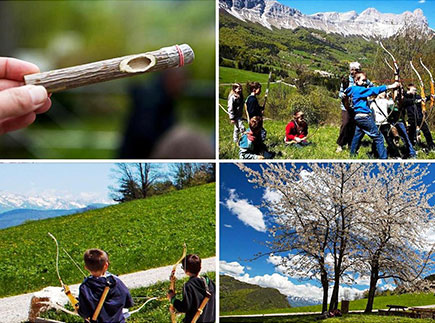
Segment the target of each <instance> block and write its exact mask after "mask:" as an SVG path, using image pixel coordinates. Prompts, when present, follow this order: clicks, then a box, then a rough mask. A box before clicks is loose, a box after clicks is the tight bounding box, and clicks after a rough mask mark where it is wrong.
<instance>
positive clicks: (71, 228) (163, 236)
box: [0, 183, 216, 297]
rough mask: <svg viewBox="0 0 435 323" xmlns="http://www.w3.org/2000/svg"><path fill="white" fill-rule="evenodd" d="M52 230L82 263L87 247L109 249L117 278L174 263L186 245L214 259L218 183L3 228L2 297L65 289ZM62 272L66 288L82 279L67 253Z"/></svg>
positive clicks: (0, 233)
mask: <svg viewBox="0 0 435 323" xmlns="http://www.w3.org/2000/svg"><path fill="white" fill-rule="evenodd" d="M47 232H51V233H52V234H54V235H55V236H56V237H57V239H58V241H59V244H60V247H63V248H65V249H66V250H67V251H68V252H69V253H70V254H71V255H72V257H73V258H74V259H75V260H76V261H77V262H78V263H80V264H81V263H82V255H83V253H84V251H85V250H86V249H88V248H101V249H104V250H105V251H107V253H108V254H109V257H110V268H109V270H110V271H111V272H112V273H114V274H116V275H120V274H125V273H131V272H135V271H139V270H146V269H150V268H156V267H160V266H165V265H170V264H173V263H175V261H176V260H177V259H178V258H179V257H180V255H181V253H182V246H183V243H184V242H186V244H187V252H188V253H197V254H199V255H200V256H201V257H202V258H207V257H211V256H214V255H215V234H216V233H215V184H214V183H211V184H206V185H201V186H196V187H192V188H188V189H184V190H180V191H175V192H171V193H168V194H165V195H159V196H153V197H150V198H148V199H145V200H136V201H132V202H127V203H123V204H118V205H114V206H110V207H106V208H103V209H98V210H93V211H88V212H84V213H80V214H74V215H68V216H62V217H57V218H51V219H46V220H40V221H33V222H29V223H25V224H23V225H20V226H16V227H11V228H7V229H3V230H0V241H1V244H0V259H1V260H0V297H4V296H10V295H17V294H22V293H26V292H32V291H37V290H40V289H42V288H43V287H46V286H58V285H59V281H58V279H57V276H56V267H55V260H56V246H55V243H54V242H53V240H51V238H50V237H49V236H48V235H47ZM59 270H60V275H61V277H62V279H63V280H64V282H65V283H66V284H73V283H79V282H81V281H82V278H83V277H82V276H81V274H80V272H79V271H78V270H77V268H75V267H74V265H73V264H72V263H71V261H70V260H69V259H68V258H67V256H66V255H65V254H64V253H63V252H61V254H60V259H59Z"/></svg>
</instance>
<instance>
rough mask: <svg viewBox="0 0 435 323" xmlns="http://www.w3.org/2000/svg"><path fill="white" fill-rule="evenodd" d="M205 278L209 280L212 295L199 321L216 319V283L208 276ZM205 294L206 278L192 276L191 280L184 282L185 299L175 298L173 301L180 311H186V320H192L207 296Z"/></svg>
mask: <svg viewBox="0 0 435 323" xmlns="http://www.w3.org/2000/svg"><path fill="white" fill-rule="evenodd" d="M205 280H206V281H207V282H208V289H209V292H210V293H211V297H210V300H209V301H208V303H207V305H206V306H205V308H204V310H203V313H202V314H201V316H200V317H199V319H198V321H197V322H214V321H215V320H216V314H215V308H216V303H215V302H216V297H215V294H216V293H215V285H214V283H213V281H211V280H210V279H209V278H208V277H205ZM205 294H206V288H205V284H204V280H203V278H201V277H191V278H190V279H189V281H188V282H187V283H185V284H184V286H183V300H182V301H180V300H178V299H175V300H174V303H173V304H174V307H175V308H176V310H177V311H178V312H181V313H186V316H185V317H184V322H191V321H192V319H193V317H194V316H195V314H196V312H197V311H198V308H199V307H200V306H201V303H202V301H203V300H204V298H205Z"/></svg>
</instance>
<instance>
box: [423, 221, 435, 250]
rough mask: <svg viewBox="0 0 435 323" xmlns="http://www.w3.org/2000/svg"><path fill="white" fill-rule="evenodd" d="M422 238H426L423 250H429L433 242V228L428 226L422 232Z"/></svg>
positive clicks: (434, 239) (434, 236)
mask: <svg viewBox="0 0 435 323" xmlns="http://www.w3.org/2000/svg"><path fill="white" fill-rule="evenodd" d="M422 234H423V237H424V239H425V240H426V244H425V246H426V248H425V251H429V250H430V249H431V248H432V246H433V245H434V244H435V229H433V228H431V227H428V228H427V230H426V231H425V232H423V233H422Z"/></svg>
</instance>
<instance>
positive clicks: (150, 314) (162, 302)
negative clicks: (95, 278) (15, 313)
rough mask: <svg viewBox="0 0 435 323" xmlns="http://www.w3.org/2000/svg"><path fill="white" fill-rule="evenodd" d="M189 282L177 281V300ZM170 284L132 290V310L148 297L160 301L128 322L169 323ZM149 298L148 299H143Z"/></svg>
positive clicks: (71, 320)
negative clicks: (168, 298)
mask: <svg viewBox="0 0 435 323" xmlns="http://www.w3.org/2000/svg"><path fill="white" fill-rule="evenodd" d="M207 275H208V276H209V277H210V278H211V279H212V280H213V281H216V274H215V273H214V272H210V273H208V274H207ZM186 281H187V278H185V279H180V280H177V282H176V285H175V286H176V288H177V295H178V296H177V298H179V299H181V297H182V296H181V295H182V287H183V284H184V283H185V282H186ZM168 284H169V283H168V282H161V283H157V284H155V285H152V286H149V287H143V288H136V289H132V290H130V293H131V295H132V296H133V300H134V302H135V306H134V307H132V308H131V310H135V309H136V308H138V307H139V306H140V305H141V304H143V302H145V301H146V299H147V298H148V297H158V298H159V300H156V301H151V302H149V303H148V304H147V305H145V307H144V308H143V309H141V311H140V312H138V313H136V314H133V315H132V316H131V317H130V318H129V319H128V322H130V323H140V322H169V321H170V318H169V317H170V314H169V311H168V309H169V302H168V301H167V300H166V299H165V298H166V293H167V290H168V286H169V285H168ZM143 297H147V298H143ZM41 316H43V317H45V318H51V319H56V320H59V321H62V322H65V323H82V322H83V319H81V318H79V317H77V316H72V315H69V314H65V313H63V312H59V311H58V312H56V311H54V310H51V311H49V312H46V313H44V314H43V315H41ZM183 317H184V315H179V316H178V321H179V322H181V320H182V319H183Z"/></svg>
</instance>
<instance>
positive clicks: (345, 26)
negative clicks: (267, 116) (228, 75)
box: [219, 0, 434, 38]
mask: <svg viewBox="0 0 435 323" xmlns="http://www.w3.org/2000/svg"><path fill="white" fill-rule="evenodd" d="M219 6H220V8H221V9H223V10H225V11H227V12H228V13H230V14H231V15H233V16H235V17H236V18H238V19H240V20H243V21H250V22H253V23H259V24H261V25H263V26H264V27H266V28H269V29H272V28H273V27H274V28H278V29H295V28H298V27H305V28H313V29H318V30H322V31H325V32H327V33H337V34H341V35H343V36H351V35H359V36H364V37H373V38H387V37H391V36H393V35H395V34H398V33H401V32H403V31H404V30H405V29H406V28H409V27H413V28H416V29H417V30H419V31H420V32H421V33H422V35H424V36H427V35H433V33H434V31H433V30H432V29H431V28H429V26H428V23H427V19H426V17H425V16H424V13H423V11H422V10H421V9H415V10H414V12H410V11H406V12H404V13H402V14H392V13H381V12H379V11H378V10H377V9H376V8H367V9H366V10H364V11H363V12H361V13H360V14H358V13H357V12H356V11H354V10H352V11H348V12H319V13H316V14H312V15H305V14H303V13H302V12H300V11H299V10H297V9H295V8H291V7H288V6H285V5H283V4H281V3H279V2H278V1H276V0H219Z"/></svg>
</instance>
